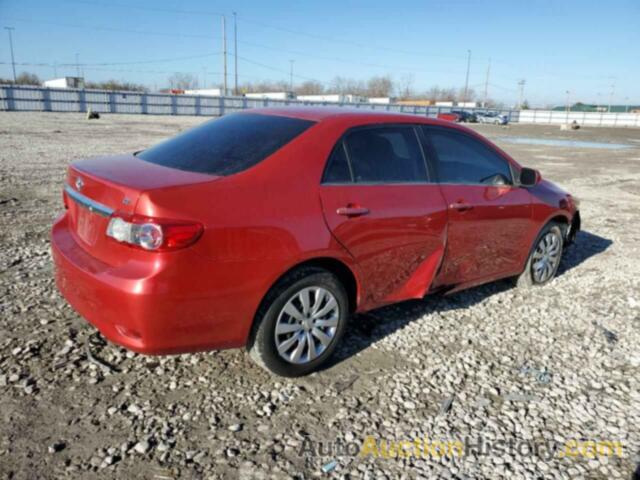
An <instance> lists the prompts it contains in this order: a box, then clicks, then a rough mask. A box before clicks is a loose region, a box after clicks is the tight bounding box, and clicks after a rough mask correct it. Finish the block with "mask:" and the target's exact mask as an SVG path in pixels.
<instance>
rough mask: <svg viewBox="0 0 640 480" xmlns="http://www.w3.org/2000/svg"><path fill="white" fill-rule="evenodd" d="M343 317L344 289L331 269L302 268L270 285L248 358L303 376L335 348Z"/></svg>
mask: <svg viewBox="0 0 640 480" xmlns="http://www.w3.org/2000/svg"><path fill="white" fill-rule="evenodd" d="M348 317H349V300H348V296H347V292H346V290H345V288H344V286H343V285H342V283H341V282H340V281H339V280H338V278H337V277H336V276H335V275H333V274H332V273H330V272H328V271H326V270H323V269H320V268H316V267H302V268H299V269H296V270H294V271H292V272H290V273H288V274H287V275H286V276H285V277H283V278H282V279H281V280H280V281H278V283H277V284H276V285H275V286H274V287H272V289H271V290H270V291H269V293H268V294H267V296H266V297H265V299H264V301H263V302H262V305H261V307H260V309H259V310H258V313H257V315H256V319H255V324H254V328H253V331H252V335H251V338H250V340H249V344H248V346H247V348H248V350H249V355H250V356H251V358H252V359H253V360H254V361H255V362H256V363H257V364H258V365H260V366H261V367H262V368H264V369H265V370H267V371H269V372H271V373H275V374H276V375H281V376H283V377H298V376H302V375H307V374H309V373H311V372H313V371H315V370H317V369H318V368H319V367H320V366H322V365H323V364H325V363H326V362H327V360H328V359H329V358H330V357H331V356H332V355H333V353H334V352H335V350H336V348H337V346H338V344H339V343H340V340H341V339H342V336H343V335H344V331H345V327H346V324H347V320H348Z"/></svg>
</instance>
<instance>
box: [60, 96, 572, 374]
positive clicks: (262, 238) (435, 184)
mask: <svg viewBox="0 0 640 480" xmlns="http://www.w3.org/2000/svg"><path fill="white" fill-rule="evenodd" d="M63 200H64V207H65V211H64V213H63V214H62V215H61V216H60V217H59V218H58V219H57V220H56V222H55V224H54V225H53V228H52V232H51V237H52V250H53V258H54V261H55V275H56V283H57V285H58V288H59V290H60V291H61V292H62V294H63V295H64V297H65V298H66V299H67V300H68V302H69V303H70V304H71V305H72V306H73V307H74V308H75V309H76V310H77V311H78V312H79V313H80V314H81V315H82V316H83V317H85V318H86V319H87V320H88V321H89V322H90V323H92V324H93V325H94V326H95V327H97V328H98V329H99V330H100V332H102V334H103V335H104V336H105V337H107V338H108V339H109V340H111V341H113V342H114V343H116V344H119V345H122V346H124V347H126V348H128V349H131V350H134V351H136V352H141V353H147V354H174V353H186V352H195V351H203V350H211V349H222V348H235V347H245V348H247V349H248V351H249V352H250V354H251V356H252V357H253V358H254V359H255V360H256V361H257V362H258V363H259V364H260V365H261V366H263V367H265V368H267V369H268V370H270V371H272V372H274V373H276V374H279V375H285V376H297V375H303V374H306V373H309V372H311V371H313V370H316V369H318V368H319V367H320V366H321V365H322V364H324V363H325V362H326V361H327V360H328V359H329V357H330V356H331V355H332V353H333V352H334V351H335V349H336V347H337V346H338V344H339V342H340V339H341V337H342V336H343V334H344V332H345V326H346V324H347V321H348V319H349V318H350V317H351V316H352V314H353V313H355V312H363V311H367V310H370V309H374V308H377V307H381V306H383V305H387V304H391V303H394V302H400V301H403V300H407V299H419V298H423V297H424V296H425V295H428V294H429V293H432V292H445V293H452V292H456V291H459V290H461V289H464V288H468V287H472V286H475V285H479V284H482V283H486V282H492V281H495V280H497V279H501V278H507V277H514V278H515V279H516V281H517V284H519V285H520V286H526V287H531V286H537V285H544V284H546V283H547V282H549V281H550V280H551V279H552V278H553V277H554V276H555V274H556V272H557V271H558V266H559V264H560V258H561V255H562V251H563V248H564V247H565V246H566V245H567V244H569V243H571V241H572V240H573V239H574V237H575V235H576V232H577V231H578V229H579V228H580V214H579V212H578V202H577V200H576V199H575V198H573V197H572V196H571V195H570V194H568V193H566V192H564V191H563V190H561V189H560V188H558V187H557V186H555V185H554V184H552V183H551V182H549V181H547V180H544V179H542V177H541V175H540V173H539V172H537V171H536V170H532V169H529V168H525V167H522V166H521V165H519V164H518V163H517V162H516V161H515V160H514V159H512V158H511V157H510V156H509V155H507V154H506V153H505V152H503V151H502V150H500V149H499V148H498V147H496V146H495V145H493V144H492V143H490V142H489V141H488V140H486V139H485V138H484V137H482V136H480V135H479V134H477V133H475V132H474V131H472V130H470V129H467V128H465V127H462V126H460V125H456V124H453V123H451V122H444V121H439V120H436V119H428V118H424V117H417V116H410V115H402V114H390V113H375V112H362V111H355V112H354V111H349V110H342V109H330V108H317V109H295V108H286V109H261V110H253V111H245V112H241V113H234V114H231V115H227V116H224V117H222V118H220V119H216V120H211V121H208V122H205V123H203V124H201V125H200V126H197V127H195V128H193V129H191V130H188V131H186V132H183V133H181V134H180V135H178V136H176V137H174V138H171V139H169V140H167V141H165V142H163V143H160V144H158V145H156V146H154V147H151V148H149V149H146V150H142V151H140V152H136V153H133V154H124V155H118V156H108V157H98V158H92V159H87V160H82V161H78V162H75V163H73V164H71V165H70V167H69V169H68V173H67V177H66V183H65V185H64V189H63Z"/></svg>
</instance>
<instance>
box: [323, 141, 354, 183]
mask: <svg viewBox="0 0 640 480" xmlns="http://www.w3.org/2000/svg"><path fill="white" fill-rule="evenodd" d="M352 181H353V179H352V177H351V168H350V167H349V161H348V160H347V155H346V152H345V150H344V142H343V141H342V140H340V141H339V142H338V143H337V144H336V146H335V147H334V149H333V151H332V152H331V155H330V156H329V161H328V162H327V168H326V170H325V172H324V177H323V178H322V183H351V182H352Z"/></svg>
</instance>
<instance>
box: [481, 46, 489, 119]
mask: <svg viewBox="0 0 640 480" xmlns="http://www.w3.org/2000/svg"><path fill="white" fill-rule="evenodd" d="M490 72H491V58H489V65H487V76H486V77H485V79H484V102H482V106H483V107H484V108H487V99H488V98H489V73H490Z"/></svg>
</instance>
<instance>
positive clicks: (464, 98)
mask: <svg viewBox="0 0 640 480" xmlns="http://www.w3.org/2000/svg"><path fill="white" fill-rule="evenodd" d="M470 68H471V50H467V76H466V78H465V81H464V94H463V95H462V102H463V103H464V102H466V101H467V92H468V91H469V69H470Z"/></svg>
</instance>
